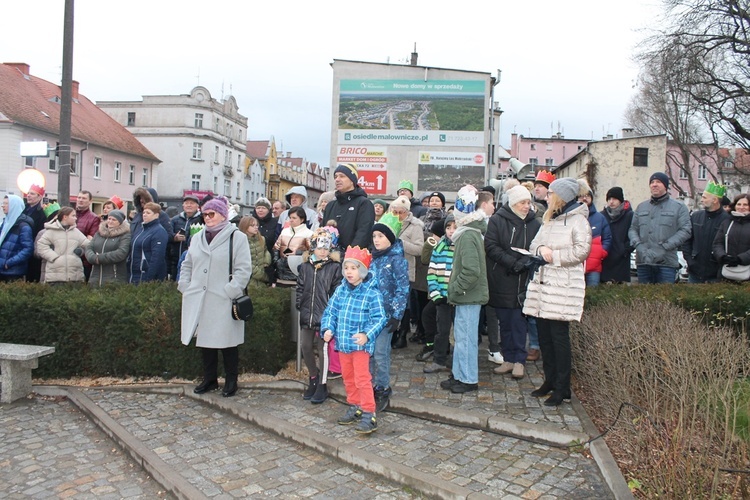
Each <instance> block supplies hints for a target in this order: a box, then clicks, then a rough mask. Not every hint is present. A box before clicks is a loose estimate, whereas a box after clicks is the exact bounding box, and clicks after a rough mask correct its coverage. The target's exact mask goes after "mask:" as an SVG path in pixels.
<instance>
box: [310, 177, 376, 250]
mask: <svg viewBox="0 0 750 500" xmlns="http://www.w3.org/2000/svg"><path fill="white" fill-rule="evenodd" d="M357 182H358V176H357V167H356V165H354V164H353V163H344V164H340V165H339V166H337V167H336V170H334V171H333V183H334V187H335V189H336V198H335V199H334V200H333V201H331V202H329V203H328V205H326V210H325V212H324V214H323V220H325V221H329V220H332V219H333V220H335V221H336V226H337V228H338V230H339V247H340V248H341V249H342V250H346V247H347V246H359V247H360V248H369V247H370V245H371V244H372V226H373V224H375V207H374V206H373V204H372V202H371V201H370V200H369V199H368V198H367V193H365V191H364V189H362V188H361V187H359V186H358V185H357Z"/></svg>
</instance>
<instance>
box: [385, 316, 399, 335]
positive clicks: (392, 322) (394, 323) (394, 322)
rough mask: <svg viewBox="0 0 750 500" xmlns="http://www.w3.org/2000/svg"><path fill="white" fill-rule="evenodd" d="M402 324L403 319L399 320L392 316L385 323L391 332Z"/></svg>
mask: <svg viewBox="0 0 750 500" xmlns="http://www.w3.org/2000/svg"><path fill="white" fill-rule="evenodd" d="M400 324H401V321H399V320H397V319H396V318H391V319H389V320H388V322H387V323H386V324H385V327H386V328H387V329H388V331H389V332H395V331H396V329H397V328H398V326H399V325H400Z"/></svg>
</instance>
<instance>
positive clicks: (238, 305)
mask: <svg viewBox="0 0 750 500" xmlns="http://www.w3.org/2000/svg"><path fill="white" fill-rule="evenodd" d="M235 232H236V231H232V234H231V235H229V281H232V249H233V248H234V241H233V239H234V233H235ZM252 318H253V299H251V298H250V296H249V295H248V294H247V288H245V289H244V290H243V291H242V295H241V296H239V297H237V298H236V299H232V319H236V320H237V321H249V320H251V319H252Z"/></svg>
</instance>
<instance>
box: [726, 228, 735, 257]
mask: <svg viewBox="0 0 750 500" xmlns="http://www.w3.org/2000/svg"><path fill="white" fill-rule="evenodd" d="M732 224H734V220H733V221H731V222H730V223H729V227H727V232H726V233H724V251H725V252H727V253H729V230H730V229H732Z"/></svg>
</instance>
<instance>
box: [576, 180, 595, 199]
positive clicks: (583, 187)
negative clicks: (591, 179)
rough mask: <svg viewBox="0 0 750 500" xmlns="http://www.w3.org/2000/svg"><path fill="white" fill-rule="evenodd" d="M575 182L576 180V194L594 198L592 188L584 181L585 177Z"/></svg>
mask: <svg viewBox="0 0 750 500" xmlns="http://www.w3.org/2000/svg"><path fill="white" fill-rule="evenodd" d="M576 182H578V196H579V197H581V196H591V199H594V190H593V189H591V186H589V183H588V182H587V181H586V179H578V180H577V181H576Z"/></svg>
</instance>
